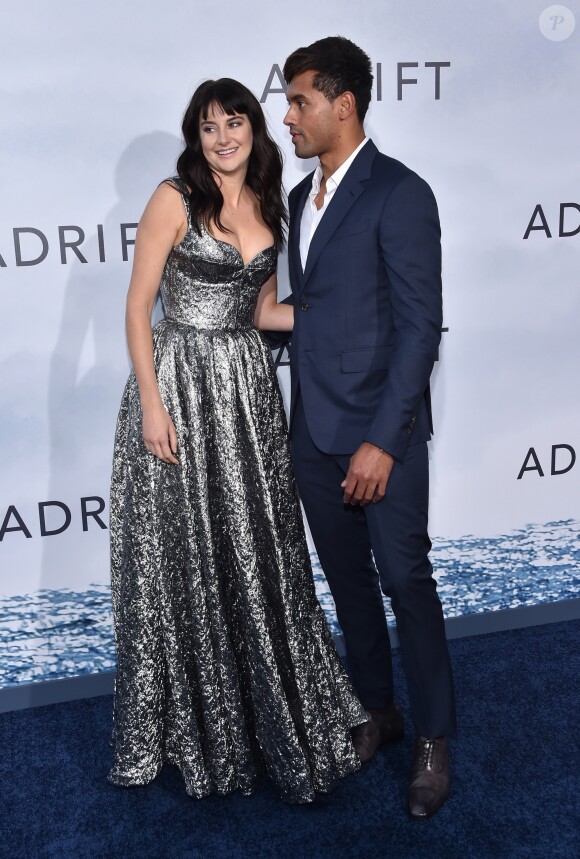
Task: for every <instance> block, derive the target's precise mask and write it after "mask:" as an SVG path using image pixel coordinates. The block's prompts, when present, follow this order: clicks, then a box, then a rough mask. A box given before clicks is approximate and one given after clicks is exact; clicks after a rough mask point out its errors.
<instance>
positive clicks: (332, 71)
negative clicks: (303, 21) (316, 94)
mask: <svg viewBox="0 0 580 859" xmlns="http://www.w3.org/2000/svg"><path fill="white" fill-rule="evenodd" d="M371 69H372V66H371V61H370V59H369V58H368V56H367V55H366V54H365V52H364V51H363V50H362V48H359V47H358V45H355V44H354V42H351V41H350V40H349V39H345V38H344V36H328V38H326V39H319V40H318V42H313V43H312V44H311V45H308V47H307V48H298V49H297V50H296V51H294V52H293V53H292V54H290V56H289V57H288V59H287V60H286V62H285V63H284V79H285V80H286V83H288V84H289V83H290V81H291V80H292V78H294V77H296V75H300V74H302V72H309V71H313V72H316V74H315V75H314V80H313V85H314V88H315V89H317V90H319V91H320V92H321V93H322V94H323V95H325V96H326V98H327V99H328V100H329V101H334V100H335V99H336V98H338V96H339V95H341V94H342V93H343V92H351V93H352V94H353V95H354V97H355V100H356V112H357V115H358V118H359V119H360V121H361V122H362V121H363V119H364V118H365V115H366V112H367V110H368V107H369V104H370V100H371V89H372V85H373V73H372V70H371Z"/></svg>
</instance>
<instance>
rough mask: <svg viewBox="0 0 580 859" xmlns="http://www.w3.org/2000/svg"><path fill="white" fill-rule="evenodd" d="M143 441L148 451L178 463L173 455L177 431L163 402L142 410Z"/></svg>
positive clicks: (175, 448) (167, 460)
mask: <svg viewBox="0 0 580 859" xmlns="http://www.w3.org/2000/svg"><path fill="white" fill-rule="evenodd" d="M143 441H144V442H145V447H146V448H147V450H148V451H149V453H152V454H153V455H154V456H156V457H157V458H158V459H161V460H162V461H163V462H170V463H173V465H179V460H178V459H177V458H176V456H175V454H176V453H177V433H176V432H175V427H174V426H173V421H172V420H171V418H170V417H169V414H168V412H167V409H166V408H165V407H164V406H163V404H159V405H158V406H155V407H152V408H149V409H146V410H145V409H144V410H143Z"/></svg>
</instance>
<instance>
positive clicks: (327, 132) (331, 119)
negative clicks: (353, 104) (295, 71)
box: [284, 71, 341, 158]
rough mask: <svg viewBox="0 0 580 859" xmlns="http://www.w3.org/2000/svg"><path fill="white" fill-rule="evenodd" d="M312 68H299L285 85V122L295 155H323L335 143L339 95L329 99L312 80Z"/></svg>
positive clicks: (338, 134)
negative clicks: (286, 106) (296, 73)
mask: <svg viewBox="0 0 580 859" xmlns="http://www.w3.org/2000/svg"><path fill="white" fill-rule="evenodd" d="M315 75H316V72H315V71H307V72H302V74H299V75H296V77H294V78H292V80H291V81H290V83H289V85H288V91H287V93H286V97H287V99H288V104H289V107H288V113H287V114H286V116H285V117H284V125H287V126H288V127H289V129H290V135H291V137H292V143H293V144H294V150H295V152H296V155H297V156H298V158H313V157H315V156H318V157H320V156H322V155H325V154H326V153H327V152H330V151H332V149H333V148H334V147H335V146H336V145H337V142H338V140H339V138H340V132H341V123H340V119H339V116H338V108H339V102H340V99H339V98H337V99H335V101H333V102H330V101H328V99H327V98H326V96H325V95H323V94H322V93H321V92H320V91H319V90H317V89H314V87H313V85H312V82H313V80H314V76H315Z"/></svg>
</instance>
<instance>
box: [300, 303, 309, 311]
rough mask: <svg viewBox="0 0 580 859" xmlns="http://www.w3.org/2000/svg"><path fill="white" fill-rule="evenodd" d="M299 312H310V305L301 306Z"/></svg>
mask: <svg viewBox="0 0 580 859" xmlns="http://www.w3.org/2000/svg"><path fill="white" fill-rule="evenodd" d="M300 310H310V305H309V304H301V305H300Z"/></svg>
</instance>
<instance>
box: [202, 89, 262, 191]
mask: <svg viewBox="0 0 580 859" xmlns="http://www.w3.org/2000/svg"><path fill="white" fill-rule="evenodd" d="M199 136H200V140H201V147H202V151H203V154H204V155H205V157H206V159H207V161H208V163H209V166H210V167H211V169H212V170H213V171H214V173H218V174H221V175H234V174H236V173H238V172H244V173H245V172H246V170H247V168H248V160H249V158H250V153H251V151H252V142H253V139H254V136H253V134H252V126H251V125H250V120H249V119H248V117H247V115H246V114H245V113H239V114H238V113H237V114H234V115H233V116H230V115H229V114H227V113H224V111H223V109H222V107H220V105H219V104H216V103H215V102H214V103H213V104H211V105H210V106H209V109H208V112H207V118H206V119H203V117H201V118H200V121H199Z"/></svg>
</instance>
